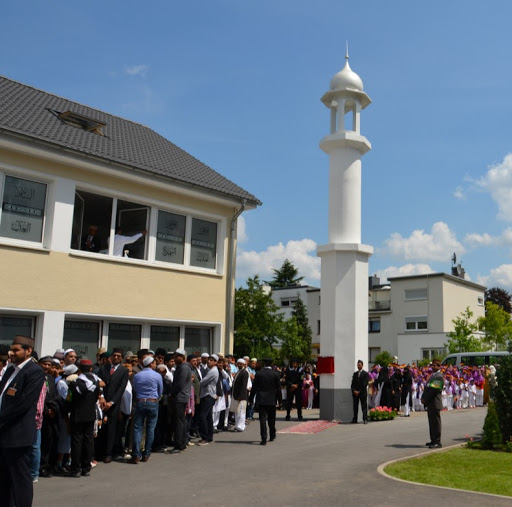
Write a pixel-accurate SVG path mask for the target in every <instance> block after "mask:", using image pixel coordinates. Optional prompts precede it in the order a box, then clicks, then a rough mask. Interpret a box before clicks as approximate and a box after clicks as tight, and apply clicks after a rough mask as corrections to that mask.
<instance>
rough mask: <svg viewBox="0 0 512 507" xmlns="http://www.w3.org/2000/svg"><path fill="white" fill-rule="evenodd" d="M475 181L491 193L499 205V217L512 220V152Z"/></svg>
mask: <svg viewBox="0 0 512 507" xmlns="http://www.w3.org/2000/svg"><path fill="white" fill-rule="evenodd" d="M475 183H476V185H477V186H478V187H479V188H480V189H482V190H484V191H486V192H489V193H490V194H491V197H492V199H493V200H494V201H495V202H496V204H497V205H498V209H499V213H498V218H501V219H503V220H506V221H512V153H509V154H508V155H506V156H505V158H504V159H503V161H502V162H501V163H499V164H496V165H494V166H491V167H490V169H489V170H488V171H487V174H486V175H485V176H483V177H482V178H480V180H478V181H476V182H475Z"/></svg>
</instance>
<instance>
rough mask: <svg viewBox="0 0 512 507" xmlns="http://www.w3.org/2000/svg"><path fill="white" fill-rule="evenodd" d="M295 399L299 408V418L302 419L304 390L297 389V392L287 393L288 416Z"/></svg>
mask: <svg viewBox="0 0 512 507" xmlns="http://www.w3.org/2000/svg"><path fill="white" fill-rule="evenodd" d="M294 399H295V407H296V408H297V417H302V389H300V388H297V389H295V391H290V390H289V389H287V391H286V401H287V405H286V415H287V416H289V415H290V412H291V410H292V406H293V400H294Z"/></svg>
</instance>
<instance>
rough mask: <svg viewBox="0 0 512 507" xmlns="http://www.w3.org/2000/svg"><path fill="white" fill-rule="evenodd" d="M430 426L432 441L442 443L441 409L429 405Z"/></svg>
mask: <svg viewBox="0 0 512 507" xmlns="http://www.w3.org/2000/svg"><path fill="white" fill-rule="evenodd" d="M427 416H428V428H429V430H430V442H431V443H432V444H440V443H441V411H440V410H437V409H436V408H434V407H427Z"/></svg>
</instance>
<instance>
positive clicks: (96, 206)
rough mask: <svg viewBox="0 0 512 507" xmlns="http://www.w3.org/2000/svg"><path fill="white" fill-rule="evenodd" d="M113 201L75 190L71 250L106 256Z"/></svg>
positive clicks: (109, 198)
mask: <svg viewBox="0 0 512 507" xmlns="http://www.w3.org/2000/svg"><path fill="white" fill-rule="evenodd" d="M113 201H114V200H113V199H112V198H111V197H105V196H103V195H97V194H92V193H90V192H84V191H82V190H77V191H76V192H75V208H74V211H73V230H72V234H71V248H73V249H75V250H85V251H87V252H96V253H102V254H108V239H109V237H110V227H111V223H112V208H113Z"/></svg>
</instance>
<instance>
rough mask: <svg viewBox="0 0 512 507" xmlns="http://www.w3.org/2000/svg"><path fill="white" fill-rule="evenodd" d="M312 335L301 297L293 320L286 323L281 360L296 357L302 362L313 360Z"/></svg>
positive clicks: (297, 302) (296, 303)
mask: <svg viewBox="0 0 512 507" xmlns="http://www.w3.org/2000/svg"><path fill="white" fill-rule="evenodd" d="M312 334H313V332H312V331H311V328H310V327H309V323H308V311H307V308H306V305H305V304H304V302H303V301H302V299H301V297H300V296H299V297H298V298H297V301H296V302H295V306H294V308H293V312H292V316H291V318H290V319H288V320H287V321H285V327H284V333H283V337H282V341H281V358H282V359H283V360H284V359H291V358H293V357H296V358H297V359H299V361H301V362H304V361H309V360H310V359H311V336H312Z"/></svg>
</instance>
